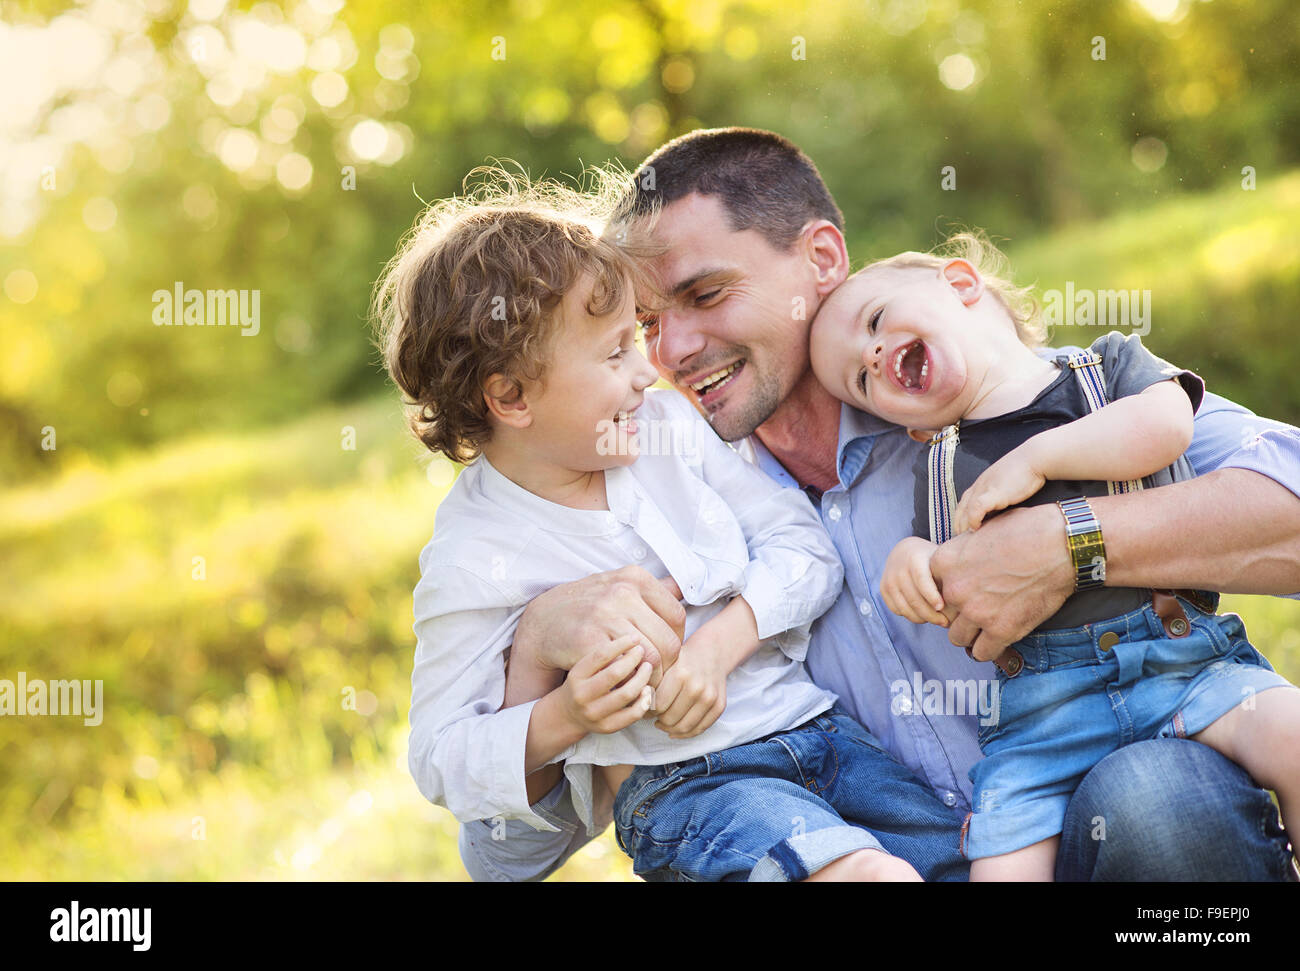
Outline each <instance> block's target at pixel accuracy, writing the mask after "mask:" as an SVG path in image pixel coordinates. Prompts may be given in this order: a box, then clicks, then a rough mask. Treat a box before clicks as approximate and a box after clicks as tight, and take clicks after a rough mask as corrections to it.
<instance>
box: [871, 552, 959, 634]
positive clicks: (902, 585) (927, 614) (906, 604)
mask: <svg viewBox="0 0 1300 971" xmlns="http://www.w3.org/2000/svg"><path fill="white" fill-rule="evenodd" d="M938 548H939V547H938V546H936V545H935V544H934V543H931V542H930V541H929V540H926V539H921V538H920V537H919V536H909V537H908V538H907V539H905V540H903V541H902V542H901V543H899V544H898V545H897V546H895V547H894V548H893V550H891V551H890V553H889V558H888V559H887V560H885V570H884V575H883V576H882V577H881V579H880V595H881V597H883V598H884V601H885V606H886V607H888V608H889V609H890V610H892V611H893V612H894V613H896V614H898V616H900V617H903V618H905V619H907V620H910V621H911V622H912V623H914V624H938V625H939V626H940V627H947V626H948V618H947V617H945V616H944V614H943V607H944V605H943V597H942V596H941V595H940V594H939V587H938V586H937V585H936V584H935V582H934V576H933V575H932V574H931V573H930V557H931V556H932V555H933V554H934V551H935V550H937V549H938Z"/></svg>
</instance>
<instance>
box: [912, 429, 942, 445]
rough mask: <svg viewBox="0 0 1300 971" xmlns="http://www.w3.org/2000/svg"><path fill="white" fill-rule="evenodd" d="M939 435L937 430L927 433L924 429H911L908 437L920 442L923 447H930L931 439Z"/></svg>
mask: <svg viewBox="0 0 1300 971" xmlns="http://www.w3.org/2000/svg"><path fill="white" fill-rule="evenodd" d="M937 434H938V431H937V430H929V431H927V430H926V429H924V428H909V429H908V430H907V437H908V438H910V439H911V440H912V441H914V442H920V443H921V444H922V445H928V444H929V443H930V439H932V438H934V436H935V435H937Z"/></svg>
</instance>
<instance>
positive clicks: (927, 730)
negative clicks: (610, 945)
mask: <svg viewBox="0 0 1300 971" xmlns="http://www.w3.org/2000/svg"><path fill="white" fill-rule="evenodd" d="M1052 353H1059V351H1053V352H1052ZM922 447H923V446H921V445H919V444H917V443H916V442H913V441H912V440H911V439H910V438H908V437H907V435H906V434H905V433H904V432H903V430H902V429H900V428H898V426H895V425H891V424H889V423H887V422H885V421H882V420H881V419H878V418H875V417H873V416H871V415H867V414H864V413H863V412H860V411H857V410H856V409H853V408H850V407H848V406H847V405H846V406H845V407H844V408H843V410H842V412H841V415H840V433H839V444H838V448H837V456H836V465H837V469H838V471H839V477H840V483H839V484H838V485H836V486H835V487H834V488H832V489H830V490H828V491H827V492H826V493H825V494H824V495H823V496H822V499H821V504H820V512H821V518H822V522H823V523H824V524H825V525H826V528H827V530H828V531H829V532H830V535H831V538H832V539H833V541H834V543H835V546H836V549H837V550H838V551H839V554H840V558H841V561H842V562H843V564H844V572H845V579H844V589H843V590H842V591H841V592H840V596H839V597H838V599H837V600H836V601H835V603H834V604H833V605H832V606H831V609H830V610H829V611H828V612H827V613H826V614H825V615H824V616H822V617H821V619H820V620H818V621H817V623H816V624H814V626H813V630H812V644H811V646H810V647H809V650H808V656H807V666H808V669H809V671H810V673H811V674H812V676H813V678H814V680H815V681H816V682H817V683H818V684H820V685H821V686H822V687H824V688H826V689H828V690H830V691H833V692H835V693H836V694H837V695H839V698H840V704H841V706H842V707H844V708H845V710H847V711H848V712H849V713H851V714H852V715H853V716H854V717H856V718H857V719H858V720H859V721H861V722H862V723H863V724H864V725H866V726H867V727H868V728H869V729H870V730H871V731H872V733H873V734H875V735H876V736H877V737H878V738H879V739H880V741H881V742H882V743H883V744H884V745H885V746H886V747H887V748H888V749H889V750H890V751H891V752H893V753H894V755H896V756H897V757H898V758H899V759H901V760H902V761H903V762H904V763H905V764H906V765H907V766H908V767H909V768H911V769H912V770H913V771H914V772H916V773H917V775H918V776H919V777H921V778H922V779H924V780H926V782H928V783H929V785H930V786H931V787H932V788H933V789H934V791H935V793H936V794H937V795H938V796H939V798H940V799H941V800H943V801H944V802H945V803H946V804H947V805H949V806H953V807H957V808H961V809H966V808H969V803H970V794H971V784H970V780H969V777H968V772H969V769H970V767H971V765H972V764H973V763H974V761H975V760H976V759H977V758H978V757H979V746H978V745H977V743H976V727H977V724H978V723H977V718H978V715H977V714H975V713H971V710H970V708H969V707H968V708H967V709H966V711H967V713H966V714H955V713H954V710H955V709H953V707H952V706H951V705H949V704H943V705H935V704H929V703H927V698H930V699H933V698H935V697H940V698H941V697H943V695H942V694H937V695H936V694H935V693H934V691H932V689H934V690H935V691H938V692H941V693H942V692H944V691H945V690H947V691H949V695H948V697H950V698H951V697H955V696H956V695H957V694H959V693H960V691H961V688H962V686H964V685H969V684H970V683H971V682H972V681H974V682H976V683H977V684H978V683H979V682H980V681H983V680H986V679H989V678H992V677H993V666H992V665H991V664H989V663H988V662H978V661H973V660H971V659H970V658H968V657H967V656H966V653H965V652H964V651H962V650H961V649H960V648H956V647H954V646H953V645H952V644H951V643H950V642H949V641H948V633H947V631H946V630H944V629H943V628H940V627H935V626H933V625H917V624H912V623H910V622H909V621H906V620H903V619H902V618H901V617H898V616H896V615H894V614H892V613H890V612H889V611H888V610H887V609H885V608H884V606H883V604H882V603H881V602H880V594H879V588H880V576H881V572H882V570H883V567H884V563H885V558H886V557H887V556H888V555H889V552H890V550H892V549H893V547H894V545H895V544H896V543H897V542H898V541H899V540H901V539H903V538H904V537H905V536H908V535H910V532H911V523H912V515H913V489H914V479H913V462H914V460H915V457H916V450H917V449H918V448H922ZM740 451H741V452H742V454H746V456H747V457H749V458H750V459H751V460H753V461H754V462H756V463H757V464H758V466H759V467H760V468H761V469H763V471H765V472H766V473H767V474H768V475H769V476H770V477H772V478H773V479H775V480H776V481H778V482H780V483H781V484H782V485H784V486H787V487H788V488H792V489H794V488H798V483H796V482H795V480H794V478H793V477H792V476H790V474H789V473H788V472H787V471H786V470H785V469H784V468H783V467H782V466H781V464H780V463H779V462H777V460H776V459H775V458H773V457H772V455H771V454H770V453H768V451H767V450H766V449H765V448H764V447H763V446H762V444H761V443H759V442H758V440H757V438H751V439H750V440H749V441H747V442H744V443H740ZM1187 457H1188V459H1189V460H1190V461H1191V463H1192V467H1193V469H1194V470H1195V471H1196V474H1197V475H1203V474H1205V473H1206V472H1211V471H1214V470H1215V469H1220V468H1243V469H1250V470H1252V471H1255V472H1258V473H1260V474H1262V475H1265V476H1268V477H1269V478H1271V479H1273V480H1275V481H1276V482H1278V483H1280V484H1281V485H1283V486H1284V487H1286V488H1287V489H1289V490H1290V491H1291V492H1293V493H1295V494H1296V495H1297V497H1300V430H1297V429H1296V428H1293V427H1291V426H1289V425H1284V424H1282V423H1280V422H1276V421H1271V420H1269V419H1266V418H1260V417H1258V416H1256V415H1253V414H1252V413H1251V412H1249V411H1247V410H1246V409H1245V408H1242V407H1241V406H1240V405H1237V404H1234V403H1233V402H1230V401H1228V400H1226V399H1224V398H1221V397H1219V396H1217V395H1213V394H1207V395H1206V396H1205V400H1204V401H1203V402H1202V404H1201V408H1200V409H1199V411H1198V412H1197V414H1196V419H1195V433H1194V437H1193V440H1192V444H1191V447H1190V448H1189V449H1188V451H1187ZM1293 596H1295V595H1293ZM953 686H956V689H957V690H956V691H955V692H954V691H952V690H951V689H952V688H953ZM918 692H919V693H918ZM936 709H937V710H936ZM522 758H523V755H522V752H521V753H520V759H521V760H522ZM533 809H534V811H535V812H537V813H538V814H539V815H541V816H543V817H544V818H546V819H547V820H548V821H549V822H551V823H552V824H553V825H555V826H556V827H557V831H556V832H548V833H538V832H535V831H531V830H530V831H528V832H525V829H526V827H524V826H523V825H522V824H516V823H509V824H506V825H505V827H504V828H503V827H498V829H497V833H496V835H497V837H498V838H497V839H495V840H494V839H492V836H493V832H492V827H491V826H490V825H487V824H485V823H482V822H480V823H471V824H468V825H466V826H463V827H462V828H461V835H460V848H461V857H462V859H463V861H464V863H465V866H466V868H467V869H468V871H469V873H470V875H471V876H472V877H473V878H474V879H476V880H528V879H540V878H542V877H545V876H546V875H547V874H549V873H550V872H552V871H553V870H554V869H555V868H557V867H558V866H559V865H561V864H562V863H563V862H564V861H565V860H566V859H568V857H569V856H570V855H572V854H573V853H574V852H575V851H576V850H577V849H579V848H580V847H581V846H582V845H583V844H584V843H586V842H587V840H588V837H587V835H586V832H585V828H584V827H581V826H579V825H578V823H577V821H576V816H575V814H574V810H573V807H572V803H571V800H570V798H569V793H568V791H567V786H565V785H564V784H561V785H559V786H557V787H556V788H555V789H554V790H552V791H551V792H550V793H548V794H547V795H546V796H545V797H544V798H543V799H542V800H540V801H539V802H538V803H536V804H534V806H533ZM502 837H504V838H502Z"/></svg>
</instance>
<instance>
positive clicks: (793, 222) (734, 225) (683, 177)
mask: <svg viewBox="0 0 1300 971" xmlns="http://www.w3.org/2000/svg"><path fill="white" fill-rule="evenodd" d="M634 179H635V186H634V192H633V198H632V199H631V200H629V206H628V209H627V211H626V215H627V216H628V217H632V218H636V217H639V216H643V215H648V214H650V213H651V212H653V211H654V210H655V209H656V208H661V207H665V206H667V205H669V204H670V203H673V202H676V201H677V200H678V199H682V198H685V197H686V196H689V195H690V194H691V193H693V192H698V193H700V194H701V195H706V196H718V197H719V199H720V201H721V202H722V207H723V209H724V210H725V211H726V213H727V222H728V224H729V226H730V228H731V230H732V231H733V232H740V231H742V230H746V229H755V230H757V231H758V232H759V233H761V234H762V235H763V238H764V239H766V240H767V241H768V243H770V244H771V245H772V246H773V247H774V248H775V249H778V250H781V251H783V252H784V251H785V250H788V249H789V248H790V247H791V246H793V245H794V241H795V240H796V239H798V237H799V233H800V232H801V231H802V230H803V228H804V227H805V226H807V225H808V223H810V222H813V221H814V220H818V219H825V220H827V221H828V222H831V223H833V224H834V225H835V227H836V228H837V229H839V230H840V232H843V231H844V216H843V214H842V213H841V212H840V208H839V206H837V205H836V204H835V200H834V199H833V198H831V193H830V190H829V189H827V188H826V183H825V182H823V181H822V177H821V173H820V172H818V171H817V166H816V165H814V164H813V162H812V159H810V158H808V156H807V155H805V154H804V153H803V152H801V151H800V150H799V147H798V146H797V145H795V144H794V143H793V142H791V141H790V140H789V139H788V138H783V137H782V136H780V135H778V134H776V133H775V132H770V131H763V130H762V129H759V128H698V129H696V130H695V131H692V132H688V133H687V134H685V135H681V136H679V137H677V138H674V139H673V140H672V141H670V142H668V143H667V144H665V145H663V146H661V147H660V148H659V149H657V150H656V151H655V152H654V153H653V154H652V155H651V156H650V157H649V158H647V159H646V160H645V161H644V162H642V163H641V166H640V167H639V168H638V169H637V171H636V174H635V176H634Z"/></svg>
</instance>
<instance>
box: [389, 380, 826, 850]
mask: <svg viewBox="0 0 1300 971" xmlns="http://www.w3.org/2000/svg"><path fill="white" fill-rule="evenodd" d="M637 424H638V428H639V431H638V440H639V442H640V444H641V455H640V457H638V458H637V460H636V461H635V462H634V463H632V464H631V465H630V466H619V467H616V468H613V469H609V470H607V471H606V472H605V489H606V496H607V500H608V505H609V511H608V512H606V511H594V510H581V509H572V508H569V507H567V506H561V505H558V504H556V503H553V502H550V501H548V500H545V499H542V498H541V497H539V496H536V495H533V494H532V493H530V492H528V491H527V490H525V489H523V488H522V487H520V486H519V485H517V484H515V483H514V482H512V481H511V480H510V479H508V478H506V477H505V476H504V475H502V474H501V473H500V472H499V471H497V470H496V469H495V468H494V467H493V466H492V465H491V464H490V463H489V462H488V461H487V460H486V458H483V457H480V458H479V459H478V460H477V461H475V462H474V463H473V464H471V465H470V466H469V467H467V468H466V469H465V470H464V471H463V472H462V473H461V475H460V477H459V478H458V479H457V480H456V483H455V485H454V486H453V487H452V489H451V491H450V493H449V494H448V495H447V498H446V499H444V500H443V501H442V503H441V505H440V506H439V508H438V514H437V522H436V525H435V528H434V535H433V539H432V540H431V541H430V542H429V544H428V545H427V546H426V547H425V548H424V550H423V552H422V553H421V554H420V570H421V578H420V582H419V584H418V585H417V586H416V588H415V596H414V601H415V633H416V637H417V641H418V644H417V648H416V654H415V666H414V670H413V671H412V676H411V682H412V685H411V688H412V690H411V738H410V752H409V764H410V769H411V774H412V775H413V776H414V778H415V781H416V784H417V785H418V786H419V788H420V791H421V792H422V793H423V794H424V796H425V797H426V798H427V799H429V800H430V801H432V802H435V803H437V804H439V805H443V806H446V807H447V808H448V809H449V810H451V812H452V813H453V814H454V815H455V816H456V818H457V819H459V820H461V821H462V822H465V821H470V820H476V819H488V818H491V817H496V816H501V817H504V818H507V819H509V818H519V819H523V820H525V821H527V822H528V823H529V824H530V825H532V826H534V827H535V828H537V829H545V830H552V831H553V830H554V829H555V826H553V825H552V824H551V823H550V822H548V821H547V820H546V819H545V818H544V817H542V816H540V815H538V814H537V813H536V812H534V811H533V809H532V807H530V806H529V803H528V796H527V790H526V788H525V784H524V766H523V758H522V756H523V752H524V747H525V740H526V737H527V731H528V721H529V717H530V716H531V713H532V708H533V705H534V704H535V703H536V702H529V703H527V704H522V705H517V706H515V707H513V708H506V709H503V710H499V709H501V703H502V701H503V700H504V697H505V659H506V654H507V651H508V649H509V647H510V644H511V642H512V641H513V638H514V630H515V626H516V625H517V624H518V622H519V617H520V615H521V614H522V613H523V611H524V608H525V607H526V606H527V604H528V603H529V601H531V600H532V599H533V598H534V597H536V596H537V595H538V594H540V593H543V592H545V591H546V590H548V589H550V588H551V587H554V586H556V585H558V584H561V583H566V582H569V581H571V580H578V579H582V578H584V577H587V576H589V575H591V574H593V573H598V572H603V571H607V570H613V569H618V568H619V567H622V566H627V565H629V564H636V565H639V566H641V567H643V568H645V569H646V570H648V571H649V572H650V573H651V574H653V575H654V576H660V577H662V576H666V575H671V576H672V577H673V579H675V580H676V581H677V583H678V586H680V587H681V590H682V595H683V600H684V601H685V604H686V627H685V633H686V636H687V638H689V637H690V635H691V634H692V633H693V632H694V631H695V629H696V628H698V627H699V626H700V625H701V624H703V623H704V622H705V621H706V620H708V619H709V618H710V617H712V616H713V615H714V614H716V613H717V612H718V611H719V610H721V609H722V608H723V607H724V606H725V605H726V604H727V602H728V601H729V600H730V599H731V598H732V597H734V596H737V595H740V594H744V596H745V600H746V602H747V603H748V604H749V605H750V607H751V608H752V609H753V611H754V616H755V619H756V620H757V626H758V635H759V638H760V643H759V646H758V648H757V650H756V651H755V652H754V654H753V655H751V656H750V657H749V658H748V659H747V660H746V661H744V662H743V663H742V664H740V665H739V666H738V667H737V668H736V670H735V671H733V672H732V674H731V675H730V677H729V678H728V679H727V708H726V711H725V712H724V713H723V715H722V716H721V717H720V718H719V719H718V720H717V721H716V722H715V723H714V724H713V725H712V726H710V727H709V728H708V729H707V730H705V731H704V732H703V733H701V734H700V735H698V736H696V737H695V738H691V739H680V740H675V739H670V738H669V737H668V736H667V735H666V734H665V733H664V732H662V731H660V730H659V729H657V728H655V727H654V724H653V721H654V720H653V718H647V719H644V720H642V721H640V722H638V723H636V724H635V725H632V726H631V727H629V728H627V729H624V730H623V731H621V732H617V733H614V734H610V735H594V734H593V735H589V736H587V737H586V738H584V739H583V740H582V741H580V742H579V743H578V744H577V745H574V746H572V747H571V748H569V749H568V750H567V751H565V752H563V753H561V754H560V755H559V756H557V757H556V759H555V760H554V761H559V760H560V759H563V760H564V761H565V774H566V776H567V777H568V779H569V782H570V783H571V785H572V787H573V802H574V805H575V807H576V808H577V809H578V813H579V816H580V818H581V819H582V821H583V822H584V823H586V824H587V826H588V829H589V831H591V832H597V831H599V830H600V829H602V828H604V826H605V825H607V823H608V822H609V811H610V807H609V806H608V805H599V806H598V805H595V802H596V800H595V799H594V797H593V793H592V784H591V766H592V765H614V764H632V765H663V764H667V763H669V762H680V761H685V760H686V759H691V758H696V757H698V756H701V755H704V754H706V753H710V752H718V751H722V750H723V749H727V748H731V747H732V746H734V745H739V744H741V743H743V742H747V741H752V740H753V739H755V738H760V737H762V736H764V735H768V734H771V733H772V732H778V731H784V730H786V729H789V728H793V727H795V726H796V725H799V724H802V723H803V722H805V721H807V720H808V719H809V718H811V717H813V716H814V715H817V714H820V713H821V712H823V711H825V710H827V709H828V708H829V707H830V706H831V705H832V704H833V703H834V700H835V696H834V695H833V694H831V693H830V692H827V691H825V690H823V689H821V688H818V687H817V686H816V685H814V684H813V683H812V681H811V680H810V679H809V677H808V675H807V673H806V672H805V671H804V668H803V664H802V663H801V662H802V660H803V658H804V656H805V655H806V653H807V649H808V631H809V626H810V624H811V623H812V621H813V620H815V619H816V618H817V617H818V616H819V615H820V614H821V613H822V612H823V611H825V610H826V609H827V607H829V606H830V604H831V603H832V602H833V601H834V600H835V598H836V596H837V595H838V594H839V592H840V589H841V586H842V584H843V568H842V566H841V565H840V561H839V557H838V555H837V554H836V552H835V547H834V546H833V545H832V543H831V541H830V538H829V536H828V535H827V533H826V530H825V529H824V528H823V526H822V525H821V522H820V521H819V519H818V517H817V514H816V512H815V511H814V510H813V508H812V506H811V504H810V503H809V502H808V499H807V497H806V496H805V495H804V494H803V493H802V492H799V491H798V490H793V489H783V488H781V487H780V486H779V485H778V484H777V483H775V482H773V481H772V480H771V479H770V478H768V477H767V476H766V475H764V474H763V473H762V472H760V471H759V470H758V469H756V468H754V467H753V466H752V465H750V464H749V463H747V462H746V461H745V460H744V459H742V458H741V457H740V456H739V455H737V454H736V453H735V452H734V451H733V450H732V449H731V448H730V447H729V446H728V445H727V444H726V443H725V442H723V441H722V440H721V439H719V438H718V437H717V436H716V435H715V434H714V433H713V430H712V429H711V428H709V426H708V425H707V424H706V423H705V422H704V420H703V419H701V418H700V417H699V415H698V413H697V412H696V411H695V410H694V409H693V408H692V407H691V405H690V403H689V402H687V401H686V400H685V399H683V398H682V397H681V396H680V395H678V394H677V393H676V392H671V391H650V392H647V394H646V398H645V402H644V403H643V404H642V406H641V408H640V409H639V410H638V412H637Z"/></svg>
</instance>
